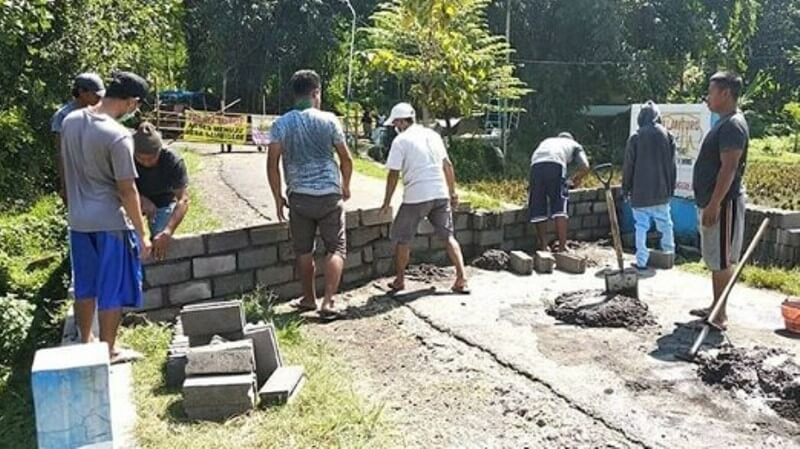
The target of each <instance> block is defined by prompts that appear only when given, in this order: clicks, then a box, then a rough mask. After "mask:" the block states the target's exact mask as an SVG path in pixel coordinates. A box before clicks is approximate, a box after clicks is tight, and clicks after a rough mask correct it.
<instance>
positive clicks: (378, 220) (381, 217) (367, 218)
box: [361, 208, 393, 226]
mask: <svg viewBox="0 0 800 449" xmlns="http://www.w3.org/2000/svg"><path fill="white" fill-rule="evenodd" d="M392 216H393V214H392V209H391V208H389V210H388V211H387V212H386V213H385V214H382V213H381V210H380V208H378V209H367V210H362V211H361V225H362V226H375V225H382V224H389V223H391V222H392Z"/></svg>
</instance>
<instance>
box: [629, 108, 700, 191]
mask: <svg viewBox="0 0 800 449" xmlns="http://www.w3.org/2000/svg"><path fill="white" fill-rule="evenodd" d="M641 109H642V105H640V104H634V105H632V107H631V134H633V133H634V132H636V130H637V129H639V123H638V118H639V111H640V110H641ZM658 109H659V110H660V111H661V124H662V125H664V127H666V128H667V130H668V131H669V132H670V133H672V135H673V136H674V137H675V143H676V144H677V145H678V153H677V155H676V159H677V160H676V163H677V164H678V180H677V184H676V186H675V196H679V197H683V198H693V197H694V190H693V189H692V173H693V171H694V163H695V161H696V160H697V155H698V154H699V153H700V145H701V144H702V143H703V137H705V135H706V133H708V132H709V131H710V130H711V111H710V110H709V109H708V107H706V105H705V104H664V105H658Z"/></svg>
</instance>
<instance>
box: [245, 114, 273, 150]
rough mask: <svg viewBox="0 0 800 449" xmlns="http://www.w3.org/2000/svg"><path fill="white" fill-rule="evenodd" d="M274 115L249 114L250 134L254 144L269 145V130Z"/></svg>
mask: <svg viewBox="0 0 800 449" xmlns="http://www.w3.org/2000/svg"><path fill="white" fill-rule="evenodd" d="M274 120H275V117H274V116H270V115H251V116H250V126H251V128H250V134H251V136H252V137H253V144H255V145H269V131H270V128H272V122H273V121H274Z"/></svg>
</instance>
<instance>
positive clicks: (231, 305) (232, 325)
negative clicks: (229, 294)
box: [181, 301, 244, 337]
mask: <svg viewBox="0 0 800 449" xmlns="http://www.w3.org/2000/svg"><path fill="white" fill-rule="evenodd" d="M181 327H182V329H183V335H186V336H189V337H191V336H194V335H215V334H217V335H222V334H229V333H236V332H241V331H242V329H244V308H243V307H242V302H241V301H217V302H207V303H204V304H193V305H188V306H185V307H184V308H183V309H181Z"/></svg>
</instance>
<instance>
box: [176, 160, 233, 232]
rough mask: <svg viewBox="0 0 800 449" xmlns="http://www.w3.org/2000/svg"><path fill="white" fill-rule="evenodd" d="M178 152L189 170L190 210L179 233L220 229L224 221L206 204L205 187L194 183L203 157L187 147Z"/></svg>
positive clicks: (201, 166)
mask: <svg viewBox="0 0 800 449" xmlns="http://www.w3.org/2000/svg"><path fill="white" fill-rule="evenodd" d="M178 153H179V154H180V155H181V157H183V161H184V162H185V163H186V170H187V171H188V172H189V212H188V213H187V214H186V217H184V219H183V222H182V223H181V225H180V226H179V227H178V232H177V233H178V235H182V234H200V233H203V232H209V231H214V230H217V229H219V228H220V227H221V226H222V222H221V221H220V219H219V218H218V217H217V216H215V215H214V213H213V212H212V211H211V210H210V209H209V208H208V207H207V206H206V205H205V204H204V202H203V198H202V196H201V195H200V191H201V190H202V188H203V187H202V186H200V185H197V184H193V183H192V178H193V177H194V176H195V175H197V174H198V173H199V172H200V170H202V168H203V161H202V160H201V157H200V156H199V155H198V154H197V153H194V152H192V151H191V150H189V149H187V148H182V149H178Z"/></svg>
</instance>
